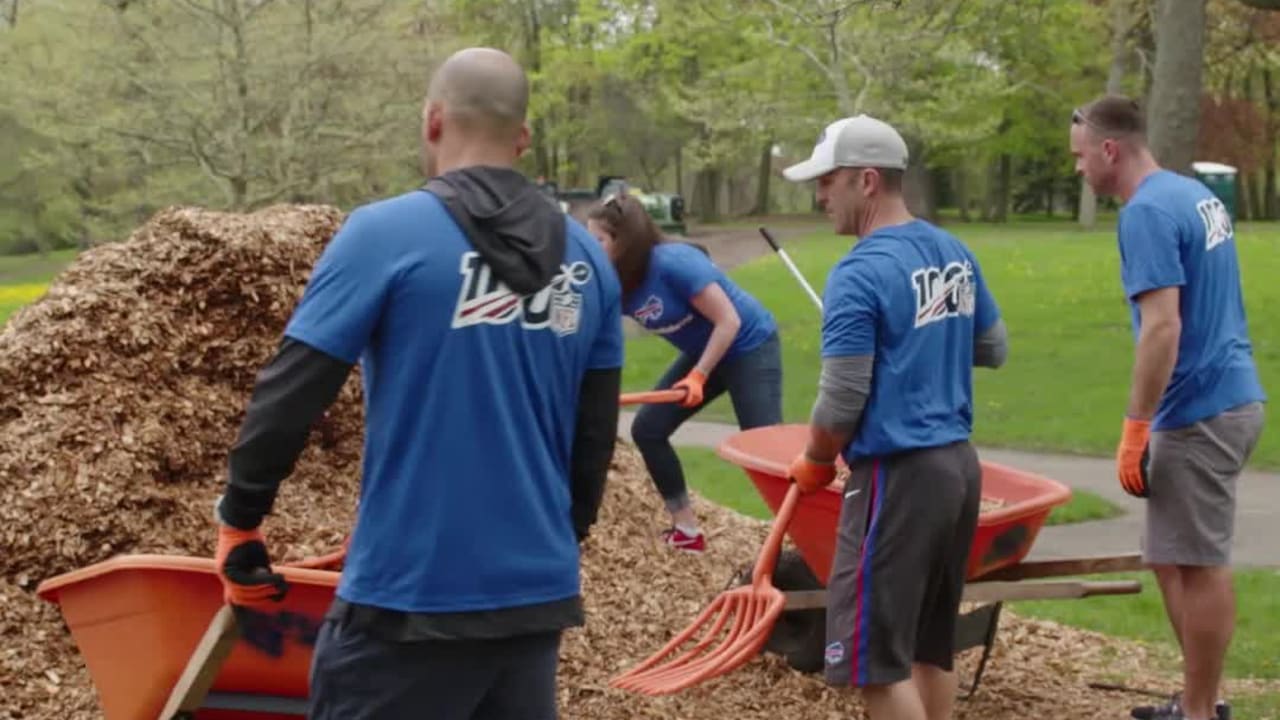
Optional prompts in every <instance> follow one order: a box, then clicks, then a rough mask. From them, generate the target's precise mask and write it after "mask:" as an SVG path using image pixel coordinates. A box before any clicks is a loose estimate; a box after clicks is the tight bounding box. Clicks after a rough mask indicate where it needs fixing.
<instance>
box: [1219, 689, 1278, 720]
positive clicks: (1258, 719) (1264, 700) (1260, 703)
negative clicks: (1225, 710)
mask: <svg viewBox="0 0 1280 720" xmlns="http://www.w3.org/2000/svg"><path fill="white" fill-rule="evenodd" d="M1231 712H1232V714H1233V716H1234V717H1238V718H1250V719H1251V720H1280V692H1263V693H1259V694H1257V695H1245V696H1236V697H1233V698H1231Z"/></svg>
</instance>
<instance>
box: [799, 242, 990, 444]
mask: <svg viewBox="0 0 1280 720" xmlns="http://www.w3.org/2000/svg"><path fill="white" fill-rule="evenodd" d="M823 297H824V299H823V319H822V356H823V357H824V358H830V357H849V356H856V355H871V356H873V360H872V377H871V393H870V395H869V396H868V397H867V404H866V407H865V409H864V410H863V414H862V421H861V423H860V424H859V427H858V430H857V433H856V434H855V435H854V437H853V439H852V440H850V442H849V445H848V446H847V447H846V448H845V449H844V453H843V455H844V458H845V460H846V461H847V462H851V461H852V460H853V459H854V458H855V457H879V456H883V455H887V454H890V453H895V452H899V451H903V450H911V449H916V448H928V447H937V446H940V445H946V444H948V443H952V442H957V441H960V440H967V439H968V438H969V435H970V433H971V432H972V428H973V349H974V341H975V339H976V338H977V337H978V336H980V335H981V334H982V333H984V332H986V331H987V330H989V329H990V328H991V327H992V326H993V325H995V323H996V321H997V320H999V319H1000V310H999V308H998V307H997V306H996V302H995V299H994V298H992V296H991V293H990V291H989V290H988V289H987V285H986V282H984V281H983V279H982V270H981V269H980V268H979V267H978V261H977V258H975V257H974V256H973V253H972V252H970V251H969V248H967V247H965V246H964V244H963V243H961V242H960V241H959V240H958V239H956V238H955V237H954V236H952V235H951V234H950V233H948V232H945V231H943V230H941V229H939V228H937V227H934V226H933V225H930V224H929V223H927V222H924V221H922V220H913V221H911V222H907V223H904V224H902V225H895V226H891V227H886V228H881V229H879V230H876V231H875V232H873V233H871V234H870V235H867V236H866V237H865V238H863V239H862V240H861V241H860V242H858V243H857V245H855V246H854V247H853V249H852V250H851V251H849V253H848V254H847V255H845V256H844V258H842V259H841V260H840V262H839V263H837V264H836V266H835V267H834V268H832V269H831V272H830V274H829V275H828V277H827V284H826V289H825V291H824V294H823Z"/></svg>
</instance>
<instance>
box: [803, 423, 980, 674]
mask: <svg viewBox="0 0 1280 720" xmlns="http://www.w3.org/2000/svg"><path fill="white" fill-rule="evenodd" d="M849 469H850V475H849V479H848V480H846V481H845V485H844V504H843V505H841V507H840V521H839V525H838V530H837V531H836V532H837V534H836V554H835V559H834V560H833V561H832V566H831V579H830V582H829V583H828V585H827V648H826V653H825V661H826V668H825V672H824V675H825V677H826V680H827V682H828V683H830V684H832V685H837V686H841V685H852V686H855V687H865V686H867V685H891V684H893V683H896V682H898V681H899V680H906V679H907V678H909V677H911V666H912V665H913V664H916V663H923V664H928V665H933V666H936V667H939V668H941V669H943V670H950V669H951V668H952V658H953V655H954V654H955V628H956V612H957V611H958V610H959V609H960V599H961V597H962V596H963V595H964V582H965V567H966V566H967V565H968V560H969V548H970V546H971V545H972V544H973V531H974V528H975V527H976V526H977V524H978V510H979V507H980V504H981V496H982V469H981V466H980V465H979V464H978V455H977V453H976V452H975V451H974V449H973V446H972V445H970V444H969V443H968V442H959V443H955V444H952V445H945V446H942V447H935V448H927V449H922V450H912V451H909V452H903V453H898V454H895V455H891V456H889V457H885V458H878V459H864V460H857V461H855V462H854V463H853V465H852V467H850V468H849Z"/></svg>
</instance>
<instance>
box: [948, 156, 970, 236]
mask: <svg viewBox="0 0 1280 720" xmlns="http://www.w3.org/2000/svg"><path fill="white" fill-rule="evenodd" d="M968 174H969V173H968V171H967V170H966V169H965V167H964V165H963V164H962V165H961V166H960V167H957V168H953V169H952V170H951V186H952V188H953V191H954V193H955V197H956V205H958V206H959V208H960V222H972V220H973V218H972V217H971V216H970V215H969V178H968Z"/></svg>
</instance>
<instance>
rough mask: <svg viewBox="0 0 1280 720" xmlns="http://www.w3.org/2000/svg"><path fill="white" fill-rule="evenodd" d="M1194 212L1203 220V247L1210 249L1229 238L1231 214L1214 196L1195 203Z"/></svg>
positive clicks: (1230, 233) (1230, 234)
mask: <svg viewBox="0 0 1280 720" xmlns="http://www.w3.org/2000/svg"><path fill="white" fill-rule="evenodd" d="M1196 212H1198V213H1200V219H1201V220H1202V221H1203V222H1204V249H1205V250H1212V249H1214V248H1215V247H1217V246H1219V245H1221V244H1222V243H1224V242H1226V241H1228V240H1230V239H1231V236H1232V234H1233V233H1232V230H1231V214H1230V213H1228V212H1227V206H1226V205H1223V204H1222V201H1221V200H1219V199H1218V198H1216V197H1213V198H1208V199H1206V200H1201V201H1200V202H1198V203H1196Z"/></svg>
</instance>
